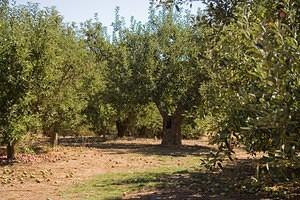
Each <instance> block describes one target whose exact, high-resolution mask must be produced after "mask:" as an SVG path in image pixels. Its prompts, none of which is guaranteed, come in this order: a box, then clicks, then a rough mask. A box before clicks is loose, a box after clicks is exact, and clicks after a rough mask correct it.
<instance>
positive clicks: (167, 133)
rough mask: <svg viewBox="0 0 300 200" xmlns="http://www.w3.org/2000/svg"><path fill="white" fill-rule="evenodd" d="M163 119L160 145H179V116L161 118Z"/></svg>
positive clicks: (180, 120) (180, 122)
mask: <svg viewBox="0 0 300 200" xmlns="http://www.w3.org/2000/svg"><path fill="white" fill-rule="evenodd" d="M162 117H163V133H162V142H161V144H162V145H181V139H182V136H181V124H182V117H181V115H173V116H167V115H165V116H162Z"/></svg>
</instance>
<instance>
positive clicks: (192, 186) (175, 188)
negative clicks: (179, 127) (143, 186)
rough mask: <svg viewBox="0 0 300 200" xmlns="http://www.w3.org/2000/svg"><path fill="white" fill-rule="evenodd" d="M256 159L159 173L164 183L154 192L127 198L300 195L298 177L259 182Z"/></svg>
mask: <svg viewBox="0 0 300 200" xmlns="http://www.w3.org/2000/svg"><path fill="white" fill-rule="evenodd" d="M254 163H255V161H251V160H240V161H238V162H237V163H235V164H234V165H229V166H227V167H226V168H224V170H223V171H222V172H207V171H203V172H195V171H194V172H188V171H181V172H176V173H174V174H171V175H164V174H161V175H157V181H159V182H160V183H159V184H158V186H157V187H156V188H155V189H154V190H151V191H154V192H147V191H146V190H145V191H140V192H138V193H136V194H132V195H128V196H127V197H125V198H124V199H127V200H137V199H142V200H156V199H157V200H158V199H160V200H164V199H178V200H185V199H186V200H189V199H200V200H201V199H203V200H210V199H212V200H252V199H253V200H254V199H261V200H271V199H272V200H279V199H295V200H296V199H300V184H299V183H298V182H296V181H291V182H280V183H269V184H267V183H258V182H255V181H254V180H253V175H254V174H255V165H254ZM127 183H128V181H127ZM291 184H292V185H291Z"/></svg>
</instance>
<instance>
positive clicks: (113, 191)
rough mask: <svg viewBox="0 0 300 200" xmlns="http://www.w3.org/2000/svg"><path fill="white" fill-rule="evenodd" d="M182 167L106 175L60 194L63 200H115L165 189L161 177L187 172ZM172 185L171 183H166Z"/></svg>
mask: <svg viewBox="0 0 300 200" xmlns="http://www.w3.org/2000/svg"><path fill="white" fill-rule="evenodd" d="M187 170H188V169H187V168H182V167H171V166H170V167H163V168H157V169H148V170H146V171H142V172H135V173H134V172H127V173H108V174H102V175H99V176H97V177H95V178H93V179H92V180H89V181H87V182H85V183H82V184H78V185H76V186H74V187H73V188H70V189H69V190H67V191H65V192H64V193H63V194H62V197H63V198H64V199H86V200H96V199H97V200H99V199H103V200H116V199H122V196H123V195H124V194H125V193H132V192H138V191H142V190H150V189H153V188H158V187H166V185H165V184H166V182H165V181H164V179H163V177H166V176H169V175H171V174H174V173H180V172H182V171H185V172H186V171H187ZM167 184H172V183H167Z"/></svg>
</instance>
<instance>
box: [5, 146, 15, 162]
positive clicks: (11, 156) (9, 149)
mask: <svg viewBox="0 0 300 200" xmlns="http://www.w3.org/2000/svg"><path fill="white" fill-rule="evenodd" d="M6 155H7V160H8V161H13V160H15V159H16V157H15V143H14V142H9V143H8V144H7V146H6Z"/></svg>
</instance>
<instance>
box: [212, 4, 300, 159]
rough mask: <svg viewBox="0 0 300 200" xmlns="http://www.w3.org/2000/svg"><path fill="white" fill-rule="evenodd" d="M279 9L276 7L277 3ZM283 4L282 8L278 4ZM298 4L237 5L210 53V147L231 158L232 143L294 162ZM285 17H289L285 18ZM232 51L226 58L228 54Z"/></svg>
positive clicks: (296, 110) (296, 148)
mask: <svg viewBox="0 0 300 200" xmlns="http://www.w3.org/2000/svg"><path fill="white" fill-rule="evenodd" d="M278 4H279V3H278ZM280 5H281V4H280ZM298 8H299V5H298V4H297V3H295V2H292V1H286V2H285V4H284V12H286V15H283V14H282V13H281V12H283V10H282V9H281V8H280V9H279V10H278V5H276V4H275V5H270V4H268V2H267V1H261V2H253V3H252V4H251V5H250V6H249V5H247V6H241V7H239V8H238V11H237V12H236V14H235V15H236V19H237V21H236V22H232V23H230V24H229V25H228V26H225V27H224V28H223V30H222V31H221V33H218V34H219V35H218V36H217V37H215V39H214V40H213V43H212V45H213V46H214V48H213V49H212V50H210V56H211V61H212V62H211V65H212V66H213V68H212V72H211V74H212V76H213V78H212V80H213V81H212V82H211V83H210V86H209V87H208V88H207V94H208V95H207V99H208V101H207V102H208V105H209V107H213V109H210V113H211V114H212V115H213V116H214V118H213V119H214V127H213V126H211V127H213V128H212V129H213V130H214V133H213V136H214V142H216V143H219V144H220V149H224V148H225V149H227V150H228V151H227V153H228V154H231V153H232V152H233V151H232V146H231V145H230V143H231V142H232V140H233V139H234V140H238V141H239V142H241V143H243V144H244V145H245V146H246V148H247V150H248V151H249V152H252V153H255V152H259V151H264V152H267V153H269V155H270V156H271V157H277V156H281V157H282V158H284V159H289V160H290V161H295V160H294V159H295V158H296V157H295V156H296V151H298V149H299V147H298V134H299V114H298V113H299V67H298V66H299V45H298V43H299V36H298V35H297V32H299V24H298V17H297V16H298V14H299V13H297V12H298V11H297V9H298ZM287 13H288V14H287ZM229 52H230V53H229Z"/></svg>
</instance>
